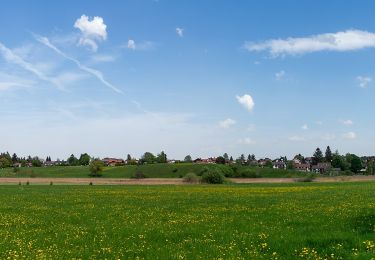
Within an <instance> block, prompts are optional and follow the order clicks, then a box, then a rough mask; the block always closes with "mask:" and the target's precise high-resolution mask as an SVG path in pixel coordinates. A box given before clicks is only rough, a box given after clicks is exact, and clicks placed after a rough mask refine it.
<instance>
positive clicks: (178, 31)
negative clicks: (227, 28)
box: [176, 27, 184, 37]
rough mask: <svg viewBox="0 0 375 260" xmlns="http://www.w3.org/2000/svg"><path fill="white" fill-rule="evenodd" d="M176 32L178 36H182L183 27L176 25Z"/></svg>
mask: <svg viewBox="0 0 375 260" xmlns="http://www.w3.org/2000/svg"><path fill="white" fill-rule="evenodd" d="M176 33H177V35H178V36H180V37H184V29H183V28H180V27H177V28H176Z"/></svg>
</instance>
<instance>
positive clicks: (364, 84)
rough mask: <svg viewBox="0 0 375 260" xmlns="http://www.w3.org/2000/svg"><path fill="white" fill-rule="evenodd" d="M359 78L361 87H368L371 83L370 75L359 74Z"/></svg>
mask: <svg viewBox="0 0 375 260" xmlns="http://www.w3.org/2000/svg"><path fill="white" fill-rule="evenodd" d="M357 80H358V82H359V86H360V87H361V88H366V87H367V85H368V84H369V83H371V81H372V79H371V78H370V77H364V76H358V77H357Z"/></svg>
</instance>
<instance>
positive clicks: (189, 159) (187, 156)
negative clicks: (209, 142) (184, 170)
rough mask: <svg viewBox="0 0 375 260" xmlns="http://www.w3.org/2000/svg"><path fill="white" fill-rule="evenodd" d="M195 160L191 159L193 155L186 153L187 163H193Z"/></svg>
mask: <svg viewBox="0 0 375 260" xmlns="http://www.w3.org/2000/svg"><path fill="white" fill-rule="evenodd" d="M192 161H193V160H192V159H191V156H190V155H186V156H185V158H184V162H186V163H191V162H192Z"/></svg>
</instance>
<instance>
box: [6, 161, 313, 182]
mask: <svg viewBox="0 0 375 260" xmlns="http://www.w3.org/2000/svg"><path fill="white" fill-rule="evenodd" d="M212 167H219V168H223V167H224V168H229V166H223V165H215V164H213V165H204V164H192V163H183V164H149V165H139V166H138V165H126V166H117V167H106V168H105V169H104V171H103V176H102V177H103V178H131V177H132V176H133V174H134V173H135V172H136V171H141V172H142V173H143V174H144V175H146V177H148V178H182V177H183V176H185V175H186V174H187V173H190V172H193V173H195V174H197V175H199V174H200V173H201V172H202V171H203V170H204V168H212ZM241 171H246V172H247V174H250V175H249V176H250V177H271V178H272V177H275V178H280V177H303V176H306V175H307V174H306V173H301V172H297V171H287V170H276V169H270V168H259V167H240V170H239V172H241ZM0 177H20V178H22V177H39V178H88V177H89V168H88V167H87V166H54V167H30V168H28V167H24V168H19V169H18V172H14V169H13V168H5V169H0Z"/></svg>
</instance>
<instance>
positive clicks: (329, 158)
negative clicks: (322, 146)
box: [325, 146, 333, 162]
mask: <svg viewBox="0 0 375 260" xmlns="http://www.w3.org/2000/svg"><path fill="white" fill-rule="evenodd" d="M332 159H333V155H332V151H331V148H330V147H329V146H327V148H326V152H325V160H326V162H332Z"/></svg>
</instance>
